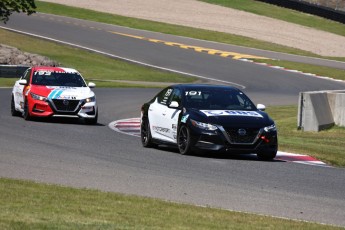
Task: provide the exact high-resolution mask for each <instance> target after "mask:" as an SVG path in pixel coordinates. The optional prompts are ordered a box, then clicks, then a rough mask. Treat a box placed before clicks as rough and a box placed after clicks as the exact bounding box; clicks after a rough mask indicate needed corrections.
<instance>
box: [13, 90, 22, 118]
mask: <svg viewBox="0 0 345 230" xmlns="http://www.w3.org/2000/svg"><path fill="white" fill-rule="evenodd" d="M11 115H12V116H14V117H16V116H20V112H18V111H17V110H16V107H15V104H14V96H13V95H12V99H11Z"/></svg>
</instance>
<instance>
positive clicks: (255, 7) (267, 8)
mask: <svg viewBox="0 0 345 230" xmlns="http://www.w3.org/2000/svg"><path fill="white" fill-rule="evenodd" d="M199 1H203V2H208V3H212V4H217V5H221V6H225V7H230V8H233V9H237V10H243V11H246V12H250V13H254V14H258V15H262V16H266V17H270V18H275V19H279V20H283V21H286V22H291V23H295V24H299V25H303V26H307V27H311V28H315V29H318V30H323V31H327V32H330V33H334V34H338V35H341V36H345V25H344V24H342V23H339V22H335V21H332V20H328V19H325V18H322V17H318V16H314V15H311V14H306V13H302V12H299V11H295V10H290V9H287V8H283V7H279V6H276V5H272V4H268V3H264V2H260V1H255V0H199Z"/></svg>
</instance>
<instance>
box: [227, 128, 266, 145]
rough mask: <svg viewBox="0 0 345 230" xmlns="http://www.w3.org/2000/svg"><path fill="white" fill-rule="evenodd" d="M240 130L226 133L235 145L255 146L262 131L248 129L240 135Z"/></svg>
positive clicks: (233, 129) (236, 129) (229, 130)
mask: <svg viewBox="0 0 345 230" xmlns="http://www.w3.org/2000/svg"><path fill="white" fill-rule="evenodd" d="M239 130H240V129H239V128H229V129H226V133H227V134H228V136H229V138H230V140H231V142H232V143H233V144H254V142H255V141H256V139H257V136H258V134H259V132H260V129H253V128H246V129H244V130H245V131H246V133H245V134H242V135H240V134H239Z"/></svg>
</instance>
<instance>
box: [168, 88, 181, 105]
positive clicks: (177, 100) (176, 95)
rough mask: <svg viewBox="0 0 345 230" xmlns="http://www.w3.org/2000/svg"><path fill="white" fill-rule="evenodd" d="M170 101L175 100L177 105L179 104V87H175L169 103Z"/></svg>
mask: <svg viewBox="0 0 345 230" xmlns="http://www.w3.org/2000/svg"><path fill="white" fill-rule="evenodd" d="M172 101H176V102H178V104H179V105H181V101H182V95H181V91H180V90H179V89H175V90H174V92H173V93H172V95H171V98H170V100H169V103H170V102H172Z"/></svg>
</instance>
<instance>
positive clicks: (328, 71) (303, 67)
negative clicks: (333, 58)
mask: <svg viewBox="0 0 345 230" xmlns="http://www.w3.org/2000/svg"><path fill="white" fill-rule="evenodd" d="M255 62H261V63H267V64H270V65H273V66H281V67H285V68H287V69H291V70H299V71H302V72H304V73H313V74H316V75H318V76H324V77H330V78H333V79H338V80H343V81H345V70H343V69H335V68H331V67H326V66H317V65H311V64H304V63H298V62H290V61H280V60H255Z"/></svg>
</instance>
